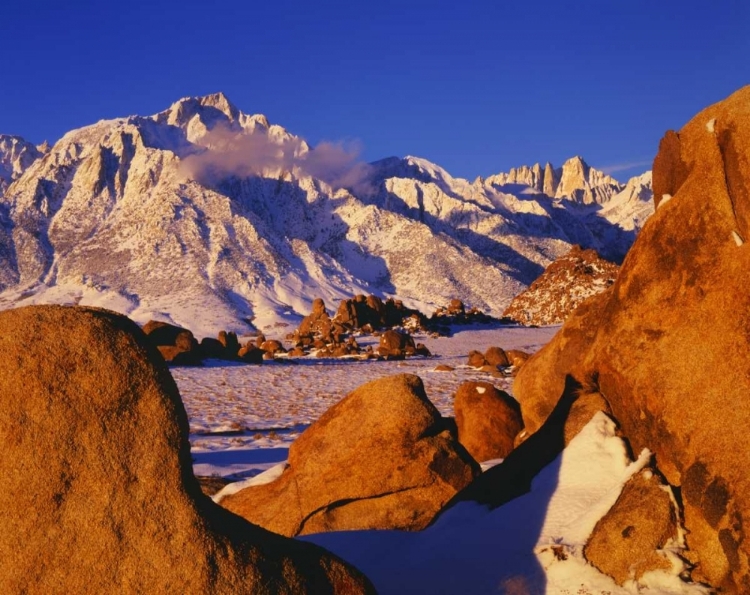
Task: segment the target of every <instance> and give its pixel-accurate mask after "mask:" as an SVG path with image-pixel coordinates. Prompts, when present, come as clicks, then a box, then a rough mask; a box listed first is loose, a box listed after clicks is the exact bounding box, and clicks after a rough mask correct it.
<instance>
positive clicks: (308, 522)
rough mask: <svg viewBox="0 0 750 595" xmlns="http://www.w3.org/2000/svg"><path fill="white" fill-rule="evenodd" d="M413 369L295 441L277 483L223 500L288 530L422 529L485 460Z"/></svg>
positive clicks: (363, 390)
mask: <svg viewBox="0 0 750 595" xmlns="http://www.w3.org/2000/svg"><path fill="white" fill-rule="evenodd" d="M446 428H447V424H445V423H444V420H443V419H442V418H441V417H440V413H439V412H438V411H437V409H436V408H435V406H434V405H433V404H432V403H431V402H430V401H429V400H428V399H427V396H426V395H425V392H424V387H423V385H422V381H421V380H420V379H419V377H417V376H414V375H410V374H401V375H397V376H390V377H387V378H382V379H379V380H374V381H372V382H368V383H367V384H364V385H363V386H360V387H359V388H357V389H356V390H355V391H354V392H352V393H351V394H349V395H348V396H347V397H345V398H344V399H342V400H341V401H339V402H338V403H337V404H336V405H334V406H333V407H331V408H330V409H329V410H328V411H326V413H324V414H323V416H322V417H321V418H320V419H319V420H318V421H316V422H315V423H314V424H313V425H311V426H310V427H309V428H308V429H307V430H305V432H303V433H302V435H301V436H300V437H299V438H298V439H297V440H296V441H295V442H294V443H293V444H292V446H291V448H290V449H289V466H288V467H287V469H286V470H285V471H284V473H283V474H282V475H281V477H279V479H277V480H276V481H274V482H272V483H269V484H266V485H261V486H253V487H249V488H245V489H244V490H241V491H239V492H237V493H236V494H234V495H232V496H228V497H227V498H225V499H224V500H222V501H221V504H222V506H226V507H227V508H229V510H231V511H233V512H236V513H237V514H239V515H241V516H243V517H245V518H246V519H248V520H249V521H251V522H253V523H255V524H258V525H260V526H262V527H265V528H267V529H270V530H271V531H275V532H277V533H281V534H282V535H302V534H306V533H320V532H324V531H344V530H350V529H404V530H418V529H422V528H424V527H425V526H426V525H427V524H428V523H429V522H430V521H431V520H432V518H433V517H434V516H435V514H436V513H437V512H438V511H439V510H440V509H441V508H442V506H443V505H444V504H445V503H446V502H448V500H450V499H451V498H452V497H453V496H454V495H455V494H456V492H458V491H459V490H460V489H462V488H463V487H464V486H466V485H468V484H469V483H470V482H471V481H472V479H473V478H474V477H476V476H477V475H478V473H479V466H478V465H477V463H476V462H475V461H474V459H472V458H471V456H469V454H468V453H467V452H466V450H465V449H464V448H463V447H462V446H461V445H460V444H459V443H458V442H457V441H456V440H455V439H454V438H453V437H452V436H451V433H450V432H449V431H448V429H446Z"/></svg>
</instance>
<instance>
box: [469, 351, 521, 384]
mask: <svg viewBox="0 0 750 595" xmlns="http://www.w3.org/2000/svg"><path fill="white" fill-rule="evenodd" d="M530 357H531V356H530V355H529V354H528V353H526V352H525V351H520V350H518V349H509V350H508V351H505V350H504V349H503V348H501V347H494V346H493V347H488V348H487V350H486V351H485V352H484V353H482V352H480V351H476V350H472V351H470V352H469V356H468V362H467V364H468V365H469V366H471V367H472V368H478V369H480V370H482V371H483V372H489V373H490V374H493V375H495V376H498V377H502V376H515V374H516V373H517V372H518V369H519V368H520V367H521V366H522V365H523V364H524V362H525V361H526V360H527V359H529V358H530Z"/></svg>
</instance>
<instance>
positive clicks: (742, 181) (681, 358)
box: [514, 87, 750, 593]
mask: <svg viewBox="0 0 750 595" xmlns="http://www.w3.org/2000/svg"><path fill="white" fill-rule="evenodd" d="M653 179H654V196H655V203H656V205H657V210H656V212H655V214H654V215H653V216H652V217H651V218H650V219H649V220H648V221H647V222H646V224H645V226H644V227H643V229H642V231H641V233H640V234H639V236H638V238H637V240H636V242H635V244H634V245H633V247H632V248H631V250H630V252H629V253H628V255H627V257H626V258H625V261H624V262H623V265H622V268H621V270H620V273H619V276H618V278H617V280H616V282H615V283H614V285H613V286H612V287H611V288H609V289H608V290H607V291H605V292H604V293H602V294H599V295H597V296H595V297H594V298H592V299H590V300H588V301H587V302H585V303H584V304H583V305H582V306H581V307H580V308H578V310H576V311H575V313H574V314H573V315H572V316H571V318H569V319H568V321H567V322H566V323H565V325H564V326H563V327H562V329H561V330H560V331H559V332H558V334H557V335H556V336H555V337H554V339H553V340H552V341H551V342H550V343H549V344H548V345H547V346H546V347H545V348H544V349H542V350H541V351H540V352H539V353H537V354H536V355H535V356H534V357H532V358H531V359H530V360H529V361H527V362H526V363H525V364H524V366H523V367H522V368H521V370H520V372H519V374H518V377H517V378H516V381H515V386H514V394H515V395H516V397H517V398H518V399H519V401H520V403H521V407H522V412H523V417H524V422H525V425H526V429H527V431H529V432H533V431H534V430H536V429H537V428H539V427H540V426H541V425H542V423H543V422H544V420H545V419H546V418H547V416H548V415H549V414H550V412H551V411H552V410H553V409H554V407H555V404H556V401H557V398H558V396H559V395H560V393H561V391H562V387H563V385H564V383H565V378H566V376H567V375H568V374H571V375H573V376H575V377H576V378H578V379H579V380H580V381H581V382H584V383H586V384H587V385H590V386H592V387H594V389H593V390H592V392H596V391H598V393H599V395H600V396H601V399H602V400H603V403H605V404H606V406H608V407H609V408H610V409H611V413H612V415H613V416H614V417H615V418H616V419H617V420H618V422H619V423H620V425H621V430H622V432H623V435H624V436H626V437H627V439H628V440H629V442H630V444H631V447H632V449H633V451H634V452H636V453H637V452H639V451H640V450H641V449H643V448H648V449H650V450H651V451H652V452H654V454H655V456H656V464H657V466H658V468H659V470H660V471H661V472H662V473H663V474H664V477H665V478H666V481H667V482H669V484H671V485H672V486H674V487H675V488H676V490H677V491H678V493H679V495H680V499H681V502H682V504H683V507H684V523H685V527H686V529H687V531H688V533H687V537H686V539H687V546H688V548H689V550H688V552H687V554H688V556H689V558H690V562H692V564H693V565H694V570H693V574H692V576H693V579H694V580H699V581H704V582H706V583H708V584H711V585H713V586H715V587H718V588H721V589H723V590H725V591H727V592H732V593H738V592H743V593H747V592H750V534H749V533H748V527H749V526H750V474H748V472H747V466H748V460H749V459H750V456H749V455H750V399H748V395H749V394H750V357H748V353H750V291H748V287H749V285H748V278H750V245H748V243H747V241H748V240H750V87H745V88H743V89H741V90H740V91H737V92H736V93H734V94H733V95H731V96H730V97H728V98H727V99H725V100H724V101H721V102H719V103H717V104H715V105H712V106H710V107H708V108H706V109H705V110H703V111H702V112H700V113H699V114H698V115H696V116H695V117H694V118H693V119H692V120H691V121H690V122H688V123H687V124H686V125H685V126H684V127H683V128H682V129H681V130H680V131H679V132H673V131H670V132H668V133H667V134H666V135H665V137H664V138H663V139H662V141H661V144H660V146H659V153H658V155H657V156H656V159H655V160H654V168H653Z"/></svg>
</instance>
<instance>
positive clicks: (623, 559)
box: [583, 468, 679, 585]
mask: <svg viewBox="0 0 750 595" xmlns="http://www.w3.org/2000/svg"><path fill="white" fill-rule="evenodd" d="M678 539H679V535H678V527H677V511H676V510H675V501H674V500H673V496H672V495H671V493H670V488H669V486H667V485H664V482H663V481H662V480H661V478H660V477H659V475H658V474H656V473H654V471H653V470H652V469H650V468H646V469H644V470H643V471H641V472H640V473H637V474H636V475H634V476H633V477H631V478H630V479H629V480H628V482H627V483H626V484H625V486H624V487H623V489H622V492H621V493H620V497H619V498H618V499H617V502H615V504H614V506H613V507H612V508H611V509H610V510H609V512H607V514H605V515H604V516H603V517H602V518H601V519H600V520H599V522H598V523H597V524H596V527H594V530H593V532H592V533H591V537H590V538H589V541H588V543H587V544H586V547H585V548H584V550H583V553H584V556H585V557H586V559H587V560H588V561H589V562H590V563H591V564H593V565H594V566H596V568H598V569H599V570H600V571H601V572H603V573H604V574H608V575H609V576H611V577H612V578H613V579H615V581H616V582H617V584H619V585H622V584H623V583H624V582H625V581H627V580H630V579H636V580H638V579H640V578H641V576H643V574H644V573H646V572H649V571H651V570H659V569H661V570H669V569H670V568H671V567H672V564H671V563H670V561H669V558H667V556H666V555H665V554H664V553H662V552H661V551H660V550H663V549H664V548H665V547H666V546H668V545H670V544H677V543H678Z"/></svg>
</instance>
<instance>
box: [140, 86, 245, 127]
mask: <svg viewBox="0 0 750 595" xmlns="http://www.w3.org/2000/svg"><path fill="white" fill-rule="evenodd" d="M241 115H242V112H240V110H239V109H237V107H235V106H234V104H232V103H231V102H230V101H229V99H227V97H226V95H224V93H212V94H210V95H204V96H202V97H183V98H182V99H180V100H178V101H176V102H174V103H173V104H172V105H171V106H169V108H167V109H166V110H165V111H163V112H160V113H158V114H156V115H155V116H153V119H154V120H156V121H157V122H158V123H160V124H164V123H166V124H170V125H172V126H178V127H180V128H183V127H185V126H187V125H188V124H190V122H191V121H192V120H194V119H196V118H197V120H199V121H200V122H201V123H202V124H203V126H202V127H201V128H205V129H208V130H210V129H211V128H213V127H214V126H215V125H216V124H217V123H218V122H221V121H223V122H224V123H226V124H230V125H231V124H235V123H237V121H238V120H239V118H240V116H241Z"/></svg>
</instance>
